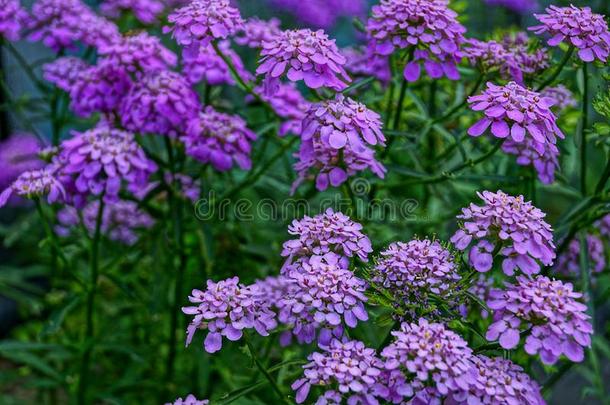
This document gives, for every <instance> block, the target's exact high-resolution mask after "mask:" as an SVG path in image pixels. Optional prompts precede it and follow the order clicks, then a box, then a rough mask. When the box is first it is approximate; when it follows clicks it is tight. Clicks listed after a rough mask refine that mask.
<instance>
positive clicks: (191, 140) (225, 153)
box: [181, 107, 256, 171]
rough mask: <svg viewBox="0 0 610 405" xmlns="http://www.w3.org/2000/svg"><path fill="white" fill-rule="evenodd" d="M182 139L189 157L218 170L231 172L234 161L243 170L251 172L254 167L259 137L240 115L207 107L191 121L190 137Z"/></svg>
mask: <svg viewBox="0 0 610 405" xmlns="http://www.w3.org/2000/svg"><path fill="white" fill-rule="evenodd" d="M181 139H182V141H183V142H184V145H185V147H186V153H187V154H188V155H190V156H192V157H194V158H195V159H197V160H199V161H200V162H202V163H211V164H212V166H214V168H215V169H216V170H221V171H224V170H229V169H231V167H232V166H233V162H235V163H237V165H238V166H239V167H240V168H241V169H243V170H249V169H250V167H251V165H252V162H251V160H250V150H251V146H250V143H251V142H252V141H254V140H255V139H256V134H255V133H254V132H252V131H251V130H250V129H248V127H246V122H245V121H244V120H243V119H242V118H241V117H239V116H237V115H229V114H224V113H220V112H218V111H216V110H214V109H213V108H212V107H206V108H205V110H204V111H202V112H200V113H199V116H198V117H195V118H192V119H191V120H190V121H189V123H188V126H187V129H186V135H185V136H184V137H182V138H181Z"/></svg>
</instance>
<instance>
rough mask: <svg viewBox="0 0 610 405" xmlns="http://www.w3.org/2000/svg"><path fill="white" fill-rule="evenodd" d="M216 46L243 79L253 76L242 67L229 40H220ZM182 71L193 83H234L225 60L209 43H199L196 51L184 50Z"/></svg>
mask: <svg viewBox="0 0 610 405" xmlns="http://www.w3.org/2000/svg"><path fill="white" fill-rule="evenodd" d="M218 47H219V48H220V50H221V51H222V53H223V54H224V55H225V56H226V57H228V58H229V59H230V60H231V63H232V64H233V66H234V67H235V69H236V70H237V74H238V75H239V76H240V77H241V78H242V79H243V80H245V81H249V80H250V79H252V78H253V76H252V73H250V72H248V71H247V70H246V68H245V67H244V63H243V62H242V60H241V58H240V57H239V55H238V54H237V52H235V51H234V50H233V49H231V44H230V42H229V41H220V42H219V43H218ZM182 62H183V65H184V67H183V73H184V75H185V76H186V78H187V79H188V80H189V81H190V82H191V83H193V84H195V83H199V82H201V81H205V82H206V83H207V84H209V85H212V86H217V85H221V84H230V85H234V84H235V79H233V76H232V75H231V70H230V69H229V66H227V64H226V63H225V61H224V60H223V59H222V58H221V57H220V56H219V55H218V54H217V53H216V51H215V50H214V47H213V46H212V45H210V44H208V45H201V46H200V47H199V51H198V52H197V53H192V52H190V53H189V52H185V53H184V55H183V60H182Z"/></svg>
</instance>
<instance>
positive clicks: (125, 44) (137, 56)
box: [99, 32, 178, 73]
mask: <svg viewBox="0 0 610 405" xmlns="http://www.w3.org/2000/svg"><path fill="white" fill-rule="evenodd" d="M99 53H100V56H101V58H100V59H101V61H102V62H106V63H108V64H111V65H114V66H120V67H122V68H123V69H125V70H127V71H128V72H130V73H140V72H154V71H159V70H165V69H167V68H169V67H172V66H176V63H177V62H178V58H177V57H176V55H175V54H174V53H173V52H171V51H170V50H169V49H167V48H166V47H164V46H163V44H161V40H160V39H159V38H157V37H155V36H152V35H149V34H148V33H146V32H141V33H138V34H135V35H128V36H125V37H119V38H118V39H117V40H116V41H115V42H113V43H112V44H109V45H107V46H102V47H100V49H99Z"/></svg>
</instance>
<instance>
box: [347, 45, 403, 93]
mask: <svg viewBox="0 0 610 405" xmlns="http://www.w3.org/2000/svg"><path fill="white" fill-rule="evenodd" d="M341 53H343V55H344V56H345V58H346V59H347V63H346V65H345V69H346V70H347V71H348V72H349V73H351V74H352V75H354V76H363V77H369V76H373V77H375V78H377V79H378V80H379V81H380V82H382V83H383V84H387V83H389V82H390V80H391V79H392V72H391V71H390V61H389V58H388V57H387V56H382V55H373V54H370V51H369V50H368V49H366V48H364V49H362V48H355V47H350V48H343V49H341Z"/></svg>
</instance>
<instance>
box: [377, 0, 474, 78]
mask: <svg viewBox="0 0 610 405" xmlns="http://www.w3.org/2000/svg"><path fill="white" fill-rule="evenodd" d="M447 3H448V1H447V0H430V1H420V0H381V2H380V4H378V5H375V6H373V10H372V17H371V18H369V20H368V24H367V27H366V30H367V35H368V41H369V45H368V46H369V49H370V50H371V51H372V52H373V53H376V54H379V55H390V54H391V53H392V52H394V51H395V50H396V49H409V52H412V60H411V61H409V62H408V63H407V64H406V66H405V70H404V77H405V79H406V80H408V81H410V82H414V81H417V79H419V76H420V74H421V64H422V62H423V65H424V69H425V70H426V72H427V73H428V75H429V76H430V77H431V78H433V79H440V78H441V77H443V76H447V77H448V78H449V79H451V80H458V79H459V78H460V74H459V72H458V70H457V63H458V62H459V61H460V59H461V54H460V45H461V44H462V42H463V41H464V37H463V34H464V32H466V29H465V28H464V27H463V26H462V25H461V24H460V23H459V22H458V21H457V19H456V17H457V14H456V13H455V12H454V11H453V10H451V9H449V8H448V7H447Z"/></svg>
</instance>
